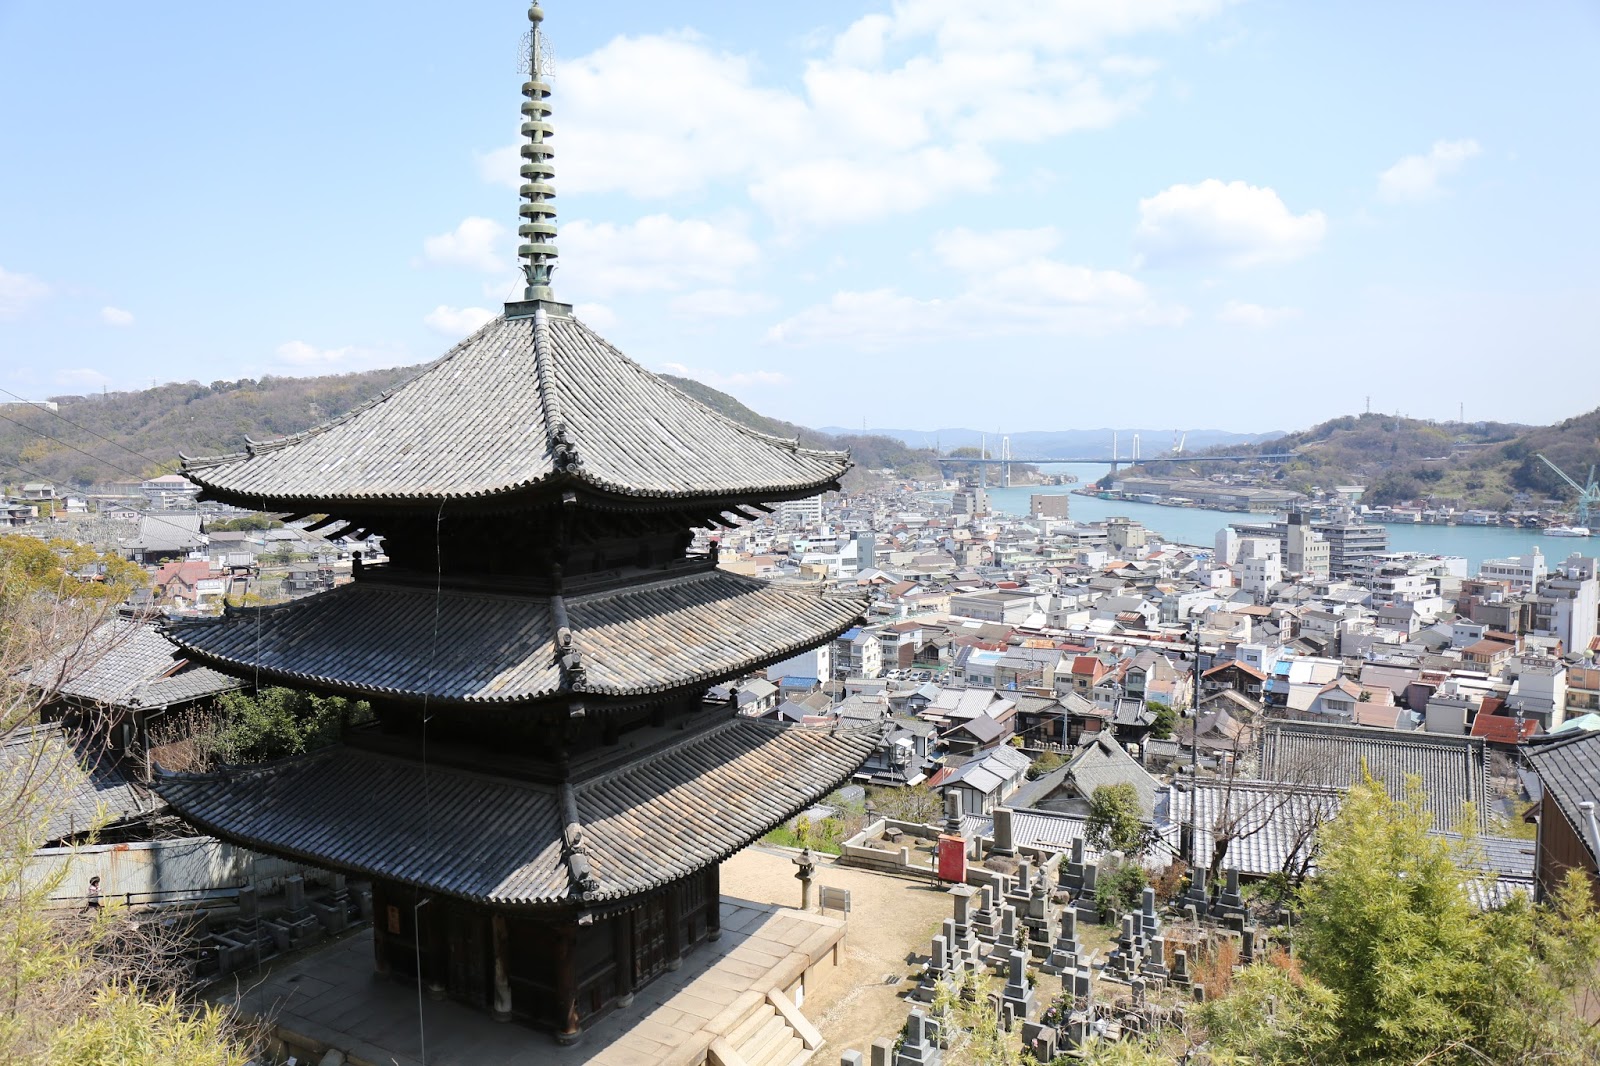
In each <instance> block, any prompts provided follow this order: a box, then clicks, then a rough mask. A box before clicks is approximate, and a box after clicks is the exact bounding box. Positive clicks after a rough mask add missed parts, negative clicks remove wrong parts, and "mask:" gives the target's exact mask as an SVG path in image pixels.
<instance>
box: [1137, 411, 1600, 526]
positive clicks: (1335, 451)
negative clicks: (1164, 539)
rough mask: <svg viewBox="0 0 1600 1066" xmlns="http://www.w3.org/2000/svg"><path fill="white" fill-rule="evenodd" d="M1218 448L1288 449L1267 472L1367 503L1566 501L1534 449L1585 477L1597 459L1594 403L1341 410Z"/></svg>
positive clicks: (1288, 483)
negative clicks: (1492, 414) (1503, 410)
mask: <svg viewBox="0 0 1600 1066" xmlns="http://www.w3.org/2000/svg"><path fill="white" fill-rule="evenodd" d="M1224 450H1225V451H1227V452H1229V453H1232V454H1240V453H1248V454H1272V453H1277V452H1293V453H1294V454H1295V458H1294V459H1293V460H1290V461H1289V462H1287V463H1283V464H1280V465H1278V466H1276V467H1274V468H1273V470H1272V474H1271V477H1272V478H1273V480H1274V482H1275V483H1276V484H1279V485H1282V486H1284V487H1288V488H1295V489H1299V490H1301V491H1307V490H1309V489H1311V488H1313V487H1321V488H1329V487H1331V486H1334V485H1347V484H1357V485H1366V486H1367V495H1366V497H1365V500H1364V502H1366V503H1369V504H1393V503H1400V502H1404V501H1408V500H1423V499H1432V500H1437V501H1440V502H1449V501H1455V502H1456V503H1458V504H1459V505H1462V506H1473V507H1496V508H1498V507H1505V506H1508V505H1510V504H1511V503H1512V502H1513V501H1514V500H1515V499H1516V497H1517V495H1518V494H1519V493H1526V494H1528V495H1530V496H1532V497H1533V498H1535V499H1544V498H1546V497H1549V498H1554V499H1558V500H1563V501H1570V500H1571V498H1572V496H1573V493H1572V491H1571V489H1569V488H1568V487H1567V486H1566V485H1565V484H1564V483H1563V482H1562V481H1561V479H1560V478H1559V477H1557V476H1556V474H1555V473H1553V472H1552V471H1551V470H1550V468H1549V467H1547V466H1545V464H1544V463H1542V462H1540V461H1539V459H1538V455H1539V454H1540V453H1543V454H1544V455H1545V456H1546V457H1548V458H1549V459H1550V460H1551V461H1552V462H1554V463H1556V464H1557V465H1558V466H1560V467H1561V468H1562V469H1563V470H1565V471H1566V472H1567V473H1568V474H1570V475H1571V476H1572V477H1573V478H1575V479H1577V480H1578V481H1580V482H1581V481H1584V480H1585V479H1586V478H1587V476H1588V472H1589V467H1590V465H1591V464H1594V463H1600V410H1595V411H1591V412H1589V413H1588V414H1584V415H1579V416H1577V417H1575V418H1569V419H1566V420H1565V421H1562V422H1558V423H1556V424H1555V425H1551V426H1523V425H1516V424H1513V423H1507V422H1473V423H1456V422H1427V421H1422V420H1419V419H1414V418H1402V417H1399V416H1396V415H1380V414H1363V415H1347V416H1345V417H1343V418H1335V419H1332V420H1331V421H1328V422H1323V423H1321V424H1320V425H1316V426H1313V427H1311V428H1310V429H1307V430H1303V431H1301V432H1298V433H1289V434H1286V435H1284V436H1282V437H1278V438H1276V439H1274V440H1267V441H1262V442H1261V443H1259V444H1255V445H1249V446H1243V445H1228V446H1226V448H1225V449H1224ZM1197 454H1199V455H1203V454H1205V453H1204V452H1199V453H1197ZM1176 465H1177V464H1166V463H1163V464H1158V465H1157V466H1152V467H1150V468H1148V469H1147V470H1146V471H1145V472H1148V473H1153V474H1156V475H1169V476H1171V475H1180V476H1181V475H1186V474H1188V473H1189V471H1188V470H1175V469H1172V467H1173V466H1176ZM1220 465H1221V464H1217V465H1212V464H1207V465H1206V466H1205V467H1204V468H1202V472H1205V473H1212V472H1216V470H1217V469H1218V467H1219V466H1220Z"/></svg>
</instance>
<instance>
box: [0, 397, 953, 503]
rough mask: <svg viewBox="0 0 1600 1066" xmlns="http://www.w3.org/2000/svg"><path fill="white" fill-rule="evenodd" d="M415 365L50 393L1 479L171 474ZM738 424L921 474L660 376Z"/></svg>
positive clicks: (289, 427) (293, 427)
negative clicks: (183, 460) (182, 456)
mask: <svg viewBox="0 0 1600 1066" xmlns="http://www.w3.org/2000/svg"><path fill="white" fill-rule="evenodd" d="M417 369H418V368H416V367H399V368H395V369H391V370H372V371H367V372H365V373H360V374H339V375H330V376H327V377H313V378H283V377H264V378H262V379H261V380H259V381H254V380H249V379H246V380H241V381H228V382H223V381H219V382H214V383H212V384H210V385H202V384H200V383H199V382H187V383H184V384H169V385H161V386H157V387H156V388H152V389H143V390H140V391H138V392H115V393H109V394H105V395H99V396H53V397H50V399H51V400H53V401H55V402H56V403H58V404H59V405H60V408H59V410H58V411H57V412H54V413H52V412H50V411H47V410H44V409H41V408H37V407H31V406H26V405H23V404H7V405H4V406H0V484H16V483H19V482H23V481H31V480H36V479H40V478H43V479H46V480H49V481H52V482H54V483H56V484H57V485H60V486H63V487H68V486H70V487H72V488H76V489H85V488H88V487H89V486H91V485H96V484H105V483H107V482H115V481H128V480H136V479H141V478H145V477H149V476H153V475H156V474H160V473H165V472H168V471H171V470H173V469H175V468H176V466H177V459H178V453H179V452H184V453H186V454H189V455H215V454H219V453H224V452H232V451H237V450H239V449H241V448H243V447H244V443H245V437H246V436H249V437H251V438H253V439H255V440H265V439H269V438H272V437H279V436H283V435H285V434H289V433H297V432H299V431H300V430H303V429H308V428H310V427H311V426H314V425H316V424H318V423H319V422H323V421H326V420H327V419H329V418H336V417H338V416H339V415H342V414H344V413H345V412H347V411H349V410H350V409H351V408H353V407H356V406H358V405H359V404H361V403H363V402H365V401H366V400H368V399H370V398H372V397H373V396H376V395H378V394H379V393H381V392H382V391H383V390H384V389H387V388H390V387H392V386H394V385H397V384H399V383H401V382H403V381H405V380H406V379H407V378H409V377H410V376H411V375H412V374H414V373H416V371H417ZM662 376H663V377H664V378H665V379H666V380H667V381H669V382H671V383H672V384H673V385H675V386H677V387H678V388H680V389H682V390H683V391H684V392H686V393H688V394H689V395H690V396H693V397H695V398H696V399H698V400H700V401H701V402H702V403H705V404H707V405H708V406H710V407H712V408H714V409H716V410H718V411H720V412H722V413H723V414H725V415H727V416H728V417H730V418H733V419H735V420H736V421H739V422H742V423H744V424H745V425H748V426H751V427H753V428H755V429H759V430H761V431H762V432H764V433H770V434H773V435H774V436H779V437H785V438H795V437H798V438H799V439H800V442H801V443H802V444H804V445H806V446H808V447H815V448H828V449H842V448H848V449H850V451H851V453H852V454H853V455H854V457H855V460H856V464H857V467H858V469H861V470H875V469H880V468H885V467H887V468H891V469H893V470H895V471H897V472H899V473H901V474H905V475H908V476H909V475H914V474H919V473H920V474H928V473H931V472H932V470H933V467H932V466H931V465H930V464H929V462H928V459H929V457H930V453H928V452H926V451H921V450H918V449H912V448H908V447H906V446H905V445H904V444H902V443H900V442H899V441H896V440H892V439H890V438H888V437H877V436H861V435H855V434H848V435H843V436H835V435H832V434H827V433H818V432H816V431H814V430H810V429H807V428H805V427H803V426H796V425H792V424H790V423H788V422H782V421H779V420H777V419H773V418H767V417H766V416H764V415H761V414H758V413H756V412H755V411H752V410H750V408H748V407H746V406H745V405H743V404H742V403H740V402H739V401H738V400H736V399H734V398H733V397H732V396H729V395H727V394H726V393H723V392H718V391H717V390H716V389H713V388H710V387H709V386H706V385H702V384H701V383H700V382H698V381H692V380H690V379H688V378H679V377H671V376H668V375H662Z"/></svg>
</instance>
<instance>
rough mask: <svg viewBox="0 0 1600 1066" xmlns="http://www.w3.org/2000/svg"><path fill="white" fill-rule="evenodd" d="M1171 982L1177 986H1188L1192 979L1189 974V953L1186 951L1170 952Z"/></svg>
mask: <svg viewBox="0 0 1600 1066" xmlns="http://www.w3.org/2000/svg"><path fill="white" fill-rule="evenodd" d="M1170 980H1171V981H1172V983H1173V984H1174V985H1176V986H1178V987H1179V988H1188V987H1189V984H1190V982H1191V981H1192V980H1193V978H1191V977H1190V976H1189V953H1188V952H1187V951H1182V950H1179V951H1174V952H1173V953H1172V975H1171V977H1170Z"/></svg>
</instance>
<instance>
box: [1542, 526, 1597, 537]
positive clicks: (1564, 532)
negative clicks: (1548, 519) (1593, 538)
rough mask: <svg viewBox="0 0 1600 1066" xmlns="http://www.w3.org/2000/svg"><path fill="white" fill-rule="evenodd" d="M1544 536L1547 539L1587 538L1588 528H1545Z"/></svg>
mask: <svg viewBox="0 0 1600 1066" xmlns="http://www.w3.org/2000/svg"><path fill="white" fill-rule="evenodd" d="M1544 535H1545V536H1547V537H1587V536H1588V535H1589V527H1588V526H1546V527H1545V531H1544Z"/></svg>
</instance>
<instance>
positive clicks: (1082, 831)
mask: <svg viewBox="0 0 1600 1066" xmlns="http://www.w3.org/2000/svg"><path fill="white" fill-rule="evenodd" d="M1088 824H1089V823H1088V819H1086V818H1082V817H1080V816H1078V815H1075V814H1063V813H1062V812H1060V811H1040V810H1031V809H1029V808H1026V807H1013V808H1011V839H1012V841H1013V843H1014V844H1015V845H1016V846H1017V847H1019V848H1038V849H1039V850H1041V851H1071V850H1072V842H1073V841H1074V840H1078V839H1080V838H1081V839H1082V840H1083V857H1084V861H1085V862H1099V861H1100V850H1099V849H1098V848H1096V847H1094V846H1093V845H1091V844H1090V843H1089V839H1088V836H1087V835H1086V834H1087V830H1088ZM961 835H962V836H964V837H966V838H967V839H968V840H971V839H973V838H974V837H993V836H994V816H993V815H988V814H966V815H963V816H962V818H961Z"/></svg>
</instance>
